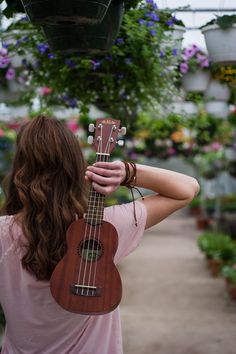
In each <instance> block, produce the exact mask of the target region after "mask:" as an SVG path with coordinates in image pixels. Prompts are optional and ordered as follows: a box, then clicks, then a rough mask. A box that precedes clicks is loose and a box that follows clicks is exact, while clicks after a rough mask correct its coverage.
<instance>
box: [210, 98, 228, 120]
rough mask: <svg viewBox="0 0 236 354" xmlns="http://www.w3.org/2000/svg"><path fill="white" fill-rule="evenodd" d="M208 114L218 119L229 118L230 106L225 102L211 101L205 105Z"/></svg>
mask: <svg viewBox="0 0 236 354" xmlns="http://www.w3.org/2000/svg"><path fill="white" fill-rule="evenodd" d="M205 109H206V111H207V112H208V113H210V114H211V115H213V116H214V117H216V118H227V117H228V115H229V105H228V103H227V102H224V101H210V102H207V103H206V104H205Z"/></svg>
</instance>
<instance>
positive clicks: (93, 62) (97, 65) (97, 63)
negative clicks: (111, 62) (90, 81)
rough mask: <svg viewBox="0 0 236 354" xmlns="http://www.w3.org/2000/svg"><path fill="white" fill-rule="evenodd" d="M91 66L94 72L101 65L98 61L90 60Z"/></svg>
mask: <svg viewBox="0 0 236 354" xmlns="http://www.w3.org/2000/svg"><path fill="white" fill-rule="evenodd" d="M91 64H92V65H93V71H96V70H97V69H98V68H99V66H100V65H101V63H100V61H98V60H91Z"/></svg>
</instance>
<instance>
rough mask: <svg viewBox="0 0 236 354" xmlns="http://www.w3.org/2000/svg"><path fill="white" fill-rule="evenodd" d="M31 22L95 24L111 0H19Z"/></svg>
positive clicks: (40, 23) (41, 23)
mask: <svg viewBox="0 0 236 354" xmlns="http://www.w3.org/2000/svg"><path fill="white" fill-rule="evenodd" d="M21 1H22V4H23V5H24V8H25V12H26V13H27V15H28V16H29V18H30V20H31V22H32V23H33V24H39V25H43V24H76V23H80V24H82V23H87V24H95V23H99V22H101V21H102V20H103V18H104V16H105V15H106V12H107V10H108V8H109V6H110V3H111V0H67V1H65V0H21Z"/></svg>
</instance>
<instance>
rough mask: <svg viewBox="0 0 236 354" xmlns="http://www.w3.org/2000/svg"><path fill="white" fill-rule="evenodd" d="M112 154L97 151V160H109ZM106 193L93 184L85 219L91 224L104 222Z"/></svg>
mask: <svg viewBox="0 0 236 354" xmlns="http://www.w3.org/2000/svg"><path fill="white" fill-rule="evenodd" d="M109 157H110V154H102V153H101V154H100V153H97V157H96V162H101V161H102V162H107V161H108V160H109ZM104 201H105V195H103V194H101V193H98V192H96V191H95V189H94V188H93V187H92V186H91V187H90V190H89V197H88V209H87V213H86V214H85V221H86V222H87V223H88V224H91V225H99V224H101V223H102V220H103V216H104Z"/></svg>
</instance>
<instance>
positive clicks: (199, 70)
mask: <svg viewBox="0 0 236 354" xmlns="http://www.w3.org/2000/svg"><path fill="white" fill-rule="evenodd" d="M179 69H180V73H181V74H182V75H183V78H182V85H183V88H184V89H185V91H187V92H201V91H205V90H206V88H207V86H208V84H209V82H210V72H209V60H208V57H207V55H206V54H205V53H203V52H202V50H201V49H200V48H199V47H198V46H197V45H195V44H193V45H192V46H190V47H189V48H186V49H184V51H183V55H182V61H181V63H180V66H179Z"/></svg>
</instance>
